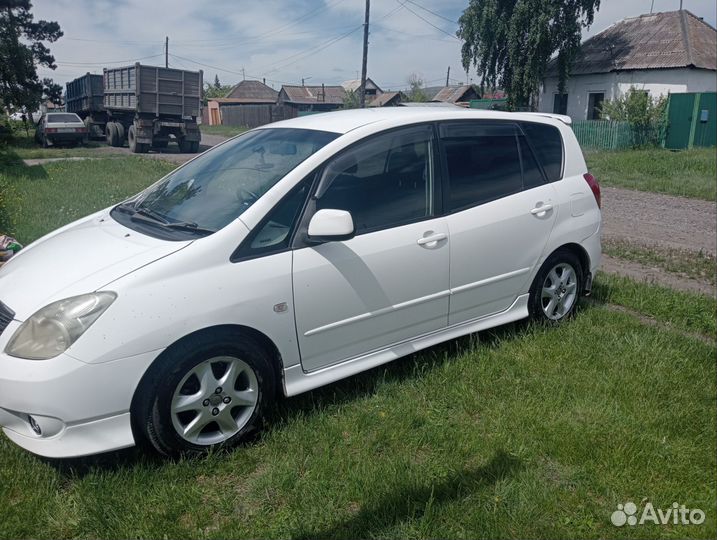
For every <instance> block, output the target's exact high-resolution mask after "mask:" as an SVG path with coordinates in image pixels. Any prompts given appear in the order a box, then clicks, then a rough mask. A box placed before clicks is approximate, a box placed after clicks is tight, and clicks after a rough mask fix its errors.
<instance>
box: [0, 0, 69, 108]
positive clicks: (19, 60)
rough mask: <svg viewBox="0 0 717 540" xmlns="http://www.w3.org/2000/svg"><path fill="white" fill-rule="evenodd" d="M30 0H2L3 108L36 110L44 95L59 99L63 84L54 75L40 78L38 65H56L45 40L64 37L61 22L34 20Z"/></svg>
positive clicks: (0, 63) (0, 64)
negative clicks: (57, 82)
mask: <svg viewBox="0 0 717 540" xmlns="http://www.w3.org/2000/svg"><path fill="white" fill-rule="evenodd" d="M31 9H32V3H31V2H30V0H2V1H0V59H1V61H0V109H6V108H8V109H11V111H16V110H25V111H29V112H32V111H35V110H36V109H37V108H38V106H39V104H40V101H41V99H42V98H43V95H44V97H45V98H46V99H49V100H51V101H54V102H56V103H57V102H59V100H60V99H61V96H62V87H61V86H60V85H59V84H56V83H54V82H53V81H52V79H48V78H46V79H43V80H40V79H39V78H38V75H37V66H38V65H39V66H44V67H48V68H50V69H55V68H56V67H57V65H56V64H55V58H54V57H53V56H52V54H51V53H50V49H48V48H47V46H46V45H45V43H46V42H48V43H52V42H54V41H57V40H58V39H59V38H60V37H62V30H60V25H59V24H57V23H56V22H51V21H42V20H40V21H35V20H34V19H33V16H32V13H31V12H30V10H31Z"/></svg>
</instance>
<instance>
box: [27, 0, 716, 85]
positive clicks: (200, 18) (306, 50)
mask: <svg viewBox="0 0 717 540" xmlns="http://www.w3.org/2000/svg"><path fill="white" fill-rule="evenodd" d="M653 3H654V11H655V12H658V11H672V10H675V9H679V5H680V0H603V1H602V2H601V6H600V10H599V12H598V13H597V14H596V17H595V21H594V23H593V25H592V26H591V27H590V28H589V29H586V30H584V31H583V38H586V37H589V36H591V35H594V34H596V33H598V32H600V31H602V30H604V29H605V28H607V27H608V26H610V25H611V24H613V23H615V22H617V21H619V20H620V19H623V18H625V17H633V16H636V15H640V14H642V13H649V12H650V9H651V5H652V4H653ZM683 4H684V9H689V10H690V11H692V12H693V13H694V14H695V15H697V16H699V17H703V18H704V19H705V21H706V22H708V23H709V24H711V25H712V26H715V25H716V21H715V19H716V18H717V6H716V2H715V0H683ZM467 5H468V0H373V1H372V2H371V13H370V26H369V28H370V35H369V51H368V75H369V77H371V78H372V79H373V80H374V81H375V82H376V83H377V84H378V85H379V86H380V87H381V88H383V89H384V90H387V89H394V90H396V89H399V88H405V87H406V86H407V85H408V78H409V76H410V75H411V74H412V73H416V74H418V75H419V76H420V77H421V78H422V79H423V81H424V82H425V84H426V85H427V86H432V85H441V84H444V83H445V80H446V71H447V69H448V67H450V82H451V84H458V83H465V82H476V83H477V82H479V77H478V76H477V75H476V73H475V72H469V73H466V72H465V71H463V69H462V67H461V56H460V47H461V41H460V40H459V39H458V38H456V37H455V31H456V29H457V27H458V25H457V23H456V22H455V21H456V20H457V19H458V17H459V16H460V15H461V13H462V12H463V10H464V9H465V8H466V6H467ZM364 9H365V1H364V0H211V1H205V0H34V2H33V10H32V11H33V14H34V16H35V19H45V20H51V21H57V22H58V23H59V24H60V27H61V28H62V30H63V32H64V36H63V37H62V38H60V40H58V41H57V42H55V43H52V44H50V49H51V51H52V53H53V54H54V56H55V61H56V63H57V69H56V70H54V71H52V70H49V69H46V68H41V69H39V74H40V77H51V78H53V79H54V80H55V82H58V83H61V84H63V85H64V83H65V82H67V81H70V80H72V79H74V78H75V77H78V76H80V75H82V74H84V73H87V72H93V73H102V68H103V67H119V66H122V65H128V64H133V63H134V62H135V61H139V62H142V63H146V64H150V65H163V64H164V40H165V36H168V37H169V65H170V67H177V68H180V69H191V70H199V69H201V70H203V71H204V81H205V82H210V81H211V82H213V81H214V76H215V75H218V76H219V80H220V82H221V83H222V84H226V85H229V84H235V83H237V82H239V81H241V80H242V79H243V78H246V79H262V78H266V82H267V84H269V85H271V86H273V87H274V88H276V89H277V90H278V89H279V88H280V87H281V85H282V84H301V81H302V79H304V81H305V83H306V84H307V85H310V84H321V83H324V84H340V83H341V82H342V81H345V80H349V79H355V78H358V77H360V70H361V53H362V28H363V20H364Z"/></svg>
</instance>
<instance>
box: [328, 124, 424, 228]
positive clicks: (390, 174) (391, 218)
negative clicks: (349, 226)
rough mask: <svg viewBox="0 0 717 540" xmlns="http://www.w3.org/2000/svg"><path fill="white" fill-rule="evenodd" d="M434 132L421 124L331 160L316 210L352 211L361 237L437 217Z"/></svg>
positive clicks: (357, 147)
mask: <svg viewBox="0 0 717 540" xmlns="http://www.w3.org/2000/svg"><path fill="white" fill-rule="evenodd" d="M432 141H433V130H432V128H431V127H430V126H418V127H411V128H405V129H400V130H395V131H391V132H389V133H384V134H381V135H378V136H376V137H373V138H371V139H370V140H368V141H365V142H361V143H359V144H357V145H356V146H354V147H352V148H350V149H349V150H348V151H346V152H344V153H342V154H341V155H340V156H338V157H337V158H335V159H334V160H332V161H331V162H329V164H328V165H327V166H326V168H325V170H324V174H323V176H322V178H321V181H320V183H319V189H318V191H317V195H316V196H317V201H316V209H317V210H321V209H324V208H331V209H336V210H346V211H348V212H350V213H351V217H352V218H353V221H354V227H355V230H356V233H357V234H361V233H362V232H367V231H371V230H377V229H383V228H386V227H393V226H397V225H401V224H404V223H409V222H412V221H417V220H420V219H422V218H426V217H430V216H431V215H433V186H434V176H433V162H434V161H433V160H434V158H433V143H432Z"/></svg>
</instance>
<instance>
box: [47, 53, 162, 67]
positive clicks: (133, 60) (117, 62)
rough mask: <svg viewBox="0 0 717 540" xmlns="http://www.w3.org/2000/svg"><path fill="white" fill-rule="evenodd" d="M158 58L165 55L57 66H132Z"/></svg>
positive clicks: (61, 63) (60, 63) (67, 63)
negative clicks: (135, 63) (140, 61)
mask: <svg viewBox="0 0 717 540" xmlns="http://www.w3.org/2000/svg"><path fill="white" fill-rule="evenodd" d="M158 56H163V53H160V54H153V55H150V56H142V57H140V58H130V59H129V60H112V61H110V60H107V61H104V62H70V61H66V62H57V65H62V66H104V65H106V64H131V63H133V62H137V61H139V60H147V59H148V58H156V57H158Z"/></svg>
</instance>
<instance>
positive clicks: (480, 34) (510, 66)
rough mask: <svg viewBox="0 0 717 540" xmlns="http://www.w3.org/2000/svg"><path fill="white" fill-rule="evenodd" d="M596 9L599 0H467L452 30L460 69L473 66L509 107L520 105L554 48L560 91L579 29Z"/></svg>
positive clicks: (536, 83)
mask: <svg viewBox="0 0 717 540" xmlns="http://www.w3.org/2000/svg"><path fill="white" fill-rule="evenodd" d="M599 7H600V0H469V3H468V7H467V8H466V10H465V11H464V12H463V14H462V15H461V17H460V19H459V20H458V31H457V32H456V35H457V36H458V37H460V38H461V39H463V41H464V43H463V46H462V48H461V58H462V62H463V68H464V69H465V70H468V69H469V68H470V67H471V66H474V67H475V68H476V69H477V70H478V73H479V74H480V75H481V78H482V81H481V84H488V85H489V86H500V87H502V88H504V89H505V90H506V91H507V93H508V101H509V104H510V106H511V107H524V106H527V105H529V104H530V101H531V97H533V96H535V95H537V93H538V89H539V86H540V81H541V79H542V78H543V76H544V75H545V71H546V68H547V65H548V62H549V61H550V57H551V56H552V55H553V54H554V53H556V52H557V53H558V58H557V67H558V91H559V92H561V93H562V92H564V90H565V81H566V80H567V78H568V75H569V70H570V64H571V62H572V60H573V58H574V56H575V53H576V52H577V51H578V49H579V47H580V38H581V35H582V29H583V28H587V27H589V26H590V25H591V24H592V22H593V17H594V16H595V12H596V11H597V10H598V8H599Z"/></svg>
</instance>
